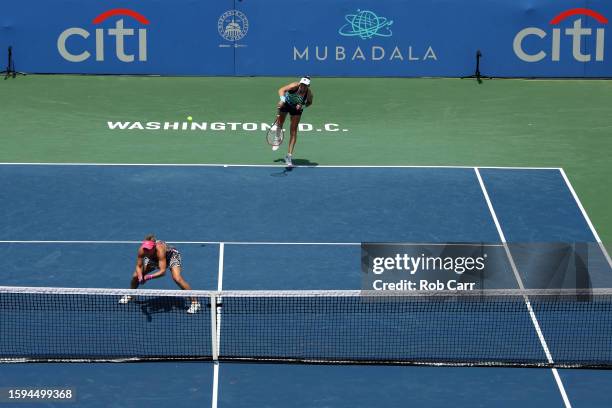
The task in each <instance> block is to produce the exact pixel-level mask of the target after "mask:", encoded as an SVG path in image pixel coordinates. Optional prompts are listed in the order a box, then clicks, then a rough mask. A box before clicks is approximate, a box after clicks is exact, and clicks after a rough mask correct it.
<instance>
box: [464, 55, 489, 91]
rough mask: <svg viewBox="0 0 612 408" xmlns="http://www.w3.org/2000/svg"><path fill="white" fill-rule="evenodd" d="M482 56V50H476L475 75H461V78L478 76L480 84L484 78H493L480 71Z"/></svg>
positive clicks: (477, 79)
mask: <svg viewBox="0 0 612 408" xmlns="http://www.w3.org/2000/svg"><path fill="white" fill-rule="evenodd" d="M480 57H482V53H481V52H480V50H477V51H476V72H474V75H469V76H465V77H461V79H464V78H476V81H478V83H479V84H481V83H482V78H485V79H491V77H488V76H486V75H482V74H481V73H480Z"/></svg>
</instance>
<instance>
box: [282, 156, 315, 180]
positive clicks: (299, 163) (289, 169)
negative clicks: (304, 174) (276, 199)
mask: <svg viewBox="0 0 612 408" xmlns="http://www.w3.org/2000/svg"><path fill="white" fill-rule="evenodd" d="M284 162H285V159H276V160H274V163H284ZM318 165H319V163H315V162H311V161H310V160H308V159H293V166H291V167H290V166H286V167H285V168H284V169H283V171H280V172H275V173H272V174H271V176H272V177H286V176H288V175H289V173H291V172H292V171H293V169H295V168H296V167H300V166H302V167H305V166H310V167H314V166H318Z"/></svg>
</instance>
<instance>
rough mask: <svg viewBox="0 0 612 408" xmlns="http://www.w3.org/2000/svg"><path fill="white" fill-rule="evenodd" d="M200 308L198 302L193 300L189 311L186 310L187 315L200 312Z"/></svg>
mask: <svg viewBox="0 0 612 408" xmlns="http://www.w3.org/2000/svg"><path fill="white" fill-rule="evenodd" d="M201 308H202V305H201V304H200V302H198V301H195V300H194V301H193V302H191V306H189V309H187V313H189V314H196V313H198V312H199V311H200V309H201Z"/></svg>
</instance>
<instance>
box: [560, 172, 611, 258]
mask: <svg viewBox="0 0 612 408" xmlns="http://www.w3.org/2000/svg"><path fill="white" fill-rule="evenodd" d="M559 172H561V176H562V177H563V180H565V184H567V188H569V190H570V192H571V193H572V196H573V197H574V200H575V201H576V204H577V205H578V208H580V211H581V212H582V216H583V217H584V220H585V221H586V223H587V224H588V225H589V228H590V229H591V233H592V234H593V237H595V240H596V241H597V243H598V244H599V248H600V249H601V252H603V254H604V256H605V257H606V260H607V261H608V265H610V267H612V259H610V254H609V253H608V251H607V250H606V247H605V246H604V244H603V242H601V238H599V234H598V233H597V231H596V230H595V227H594V226H593V223H592V222H591V219H590V218H589V216H588V214H587V212H586V210H585V209H584V206H583V205H582V202H580V199H579V198H578V194H576V190H574V187H573V186H572V183H570V181H569V178H568V177H567V174H565V171H564V170H563V169H559Z"/></svg>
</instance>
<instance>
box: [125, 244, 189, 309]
mask: <svg viewBox="0 0 612 408" xmlns="http://www.w3.org/2000/svg"><path fill="white" fill-rule="evenodd" d="M181 266H182V263H181V253H180V252H179V251H178V249H176V248H174V247H172V246H170V245H168V244H166V243H165V242H164V241H158V240H156V239H155V236H154V235H147V236H146V237H145V239H144V241H142V245H140V248H138V256H137V258H136V270H135V271H134V275H133V276H132V281H131V282H130V288H132V289H136V288H137V287H138V285H143V284H144V283H145V282H147V281H149V280H151V279H156V278H160V277H162V276H164V275H165V274H166V269H167V268H168V267H170V271H171V272H172V279H174V282H176V284H177V285H178V286H179V287H180V288H181V289H183V290H191V286H189V284H188V283H187V282H186V281H185V279H183V277H182V276H181ZM130 300H132V297H131V296H129V295H125V296H123V297H122V298H121V299H120V300H119V303H121V304H126V303H128V302H129V301H130ZM200 308H201V305H200V303H199V302H198V301H197V299H195V298H192V299H191V306H189V309H188V310H187V313H197V312H198V311H199V310H200Z"/></svg>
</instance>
